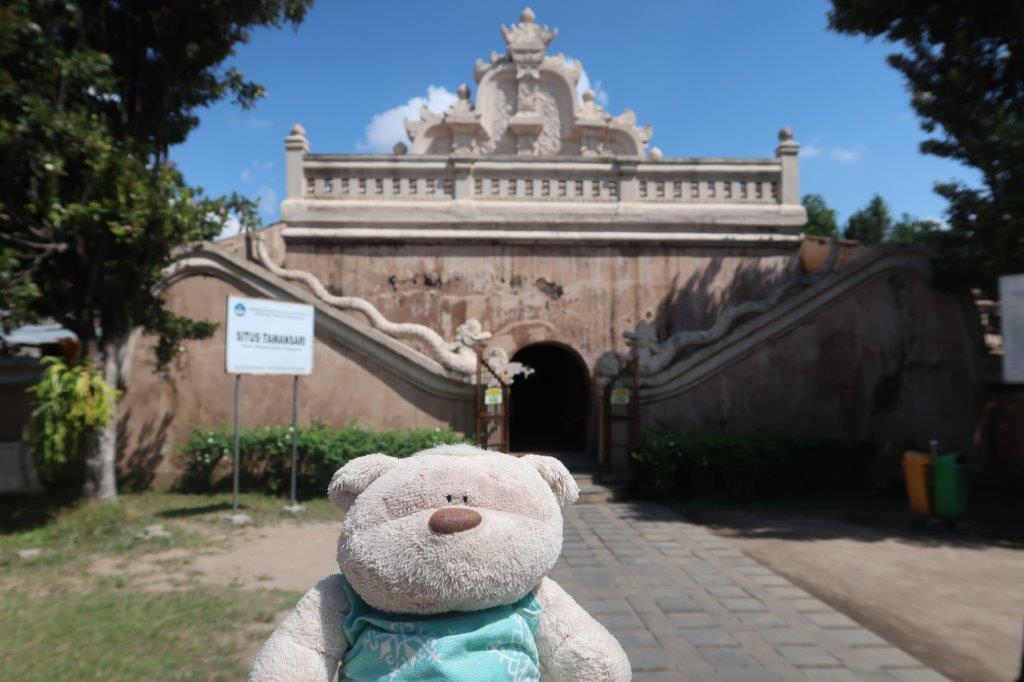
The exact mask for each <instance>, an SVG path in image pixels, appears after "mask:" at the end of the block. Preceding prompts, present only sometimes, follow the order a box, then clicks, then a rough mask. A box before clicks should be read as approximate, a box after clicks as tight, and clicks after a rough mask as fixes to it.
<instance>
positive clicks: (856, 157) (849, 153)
mask: <svg viewBox="0 0 1024 682" xmlns="http://www.w3.org/2000/svg"><path fill="white" fill-rule="evenodd" d="M864 152H865V149H864V145H862V144H856V145H854V146H852V147H832V148H831V149H829V155H830V156H831V157H832V158H833V159H835V160H836V161H838V162H839V163H841V164H843V165H844V166H848V165H850V164H851V163H856V162H858V161H860V159H861V157H862V156H864Z"/></svg>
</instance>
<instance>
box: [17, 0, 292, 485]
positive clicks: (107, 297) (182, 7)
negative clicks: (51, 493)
mask: <svg viewBox="0 0 1024 682" xmlns="http://www.w3.org/2000/svg"><path fill="white" fill-rule="evenodd" d="M310 3H311V0H220V1H217V2H209V1H206V2H203V1H201V0H182V1H179V2H171V1H170V0H167V1H166V2H158V1H154V2H105V1H100V0H93V1H89V0H77V1H76V0H59V1H58V0H6V1H5V3H4V5H3V7H0V277H2V280H0V322H2V324H3V325H4V326H10V325H12V324H16V323H19V322H21V321H24V320H32V319H40V318H50V319H54V320H57V321H58V322H60V323H61V324H63V325H64V326H66V327H67V328H69V329H71V330H72V331H74V332H75V333H76V334H77V335H78V337H79V340H80V341H81V342H82V344H83V349H84V354H85V356H86V358H87V359H88V361H90V362H91V363H93V364H94V365H95V366H96V367H98V368H100V370H101V374H102V377H103V379H104V380H106V381H107V382H108V383H109V384H111V385H114V386H116V385H120V383H121V381H120V379H121V374H122V363H123V360H124V356H125V350H126V346H127V340H128V337H129V335H130V334H131V332H132V331H133V330H134V329H136V328H138V327H142V328H144V329H146V330H147V331H149V332H151V333H154V334H156V335H158V337H159V343H158V344H157V355H158V357H157V360H158V363H160V364H166V362H168V361H169V360H170V359H171V358H172V357H173V355H174V354H175V352H176V351H177V349H178V348H179V347H180V345H181V341H182V340H184V339H188V338H203V337H205V336H209V335H210V334H211V333H212V331H213V328H214V325H213V324H212V323H209V322H204V321H195V320H189V319H186V318H182V317H179V316H177V315H174V314H173V313H171V312H169V311H168V310H166V309H165V308H164V306H163V301H162V299H161V298H160V290H161V286H162V284H163V272H164V270H165V268H166V267H167V265H169V264H170V263H171V262H172V260H173V259H174V257H175V254H176V252H177V250H178V249H179V248H181V247H182V246H183V245H186V244H188V243H190V242H194V241H196V240H201V239H209V238H211V237H213V236H214V235H216V234H217V232H218V231H219V230H220V229H221V226H222V224H223V222H224V221H225V220H226V219H227V217H228V215H231V214H235V215H237V216H238V217H239V219H240V220H241V222H242V223H243V225H245V226H252V225H254V224H255V223H256V212H255V207H254V204H253V203H252V202H251V201H248V200H246V199H243V198H242V197H239V196H237V195H231V196H227V197H219V198H209V197H206V196H204V195H203V193H202V190H201V189H198V188H194V187H191V186H189V185H188V184H187V183H186V182H185V180H184V178H183V177H182V176H181V174H180V173H179V172H178V171H177V170H176V169H175V168H174V167H173V165H172V164H170V162H169V161H168V156H167V152H168V149H169V147H170V146H171V145H173V144H176V143H179V142H181V141H183V140H184V139H185V138H186V136H187V135H188V133H189V131H191V130H192V129H193V128H195V126H196V125H198V118H197V116H196V111H197V109H199V108H201V107H205V106H208V105H210V104H212V103H213V102H215V101H217V100H220V99H222V98H224V97H227V96H232V97H233V98H234V100H235V101H236V102H237V103H238V104H239V105H241V106H242V107H249V106H252V104H253V103H254V102H255V101H256V99H257V98H259V97H260V96H262V94H263V91H262V88H260V86H259V85H258V84H255V83H252V82H249V81H246V80H245V79H244V78H243V76H242V75H241V74H240V73H238V72H237V71H236V70H233V69H226V68H224V67H223V62H224V60H225V59H227V58H228V57H230V56H231V55H232V54H233V50H234V48H235V46H236V45H237V44H238V43H240V42H245V41H247V40H248V38H249V32H250V30H251V29H252V27H256V26H281V25H283V24H286V23H290V24H297V23H298V22H300V21H301V20H302V19H303V17H304V16H305V12H306V10H307V9H308V7H309V5H310ZM116 429H117V418H116V410H115V415H114V418H113V419H110V420H109V421H108V422H107V424H106V425H105V426H104V427H103V428H102V429H100V431H99V434H98V438H97V442H95V443H94V444H93V447H92V448H91V449H90V452H89V453H88V456H87V467H86V469H87V481H86V493H87V494H89V495H91V496H95V497H99V498H102V499H113V498H115V497H116V494H117V491H116V484H115V455H116V453H115V447H116Z"/></svg>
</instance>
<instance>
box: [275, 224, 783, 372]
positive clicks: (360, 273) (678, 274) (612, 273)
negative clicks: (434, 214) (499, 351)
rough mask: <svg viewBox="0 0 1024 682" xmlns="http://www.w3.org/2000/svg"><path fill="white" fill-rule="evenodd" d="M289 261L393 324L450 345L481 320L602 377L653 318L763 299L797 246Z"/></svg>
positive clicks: (313, 252) (303, 255)
mask: <svg viewBox="0 0 1024 682" xmlns="http://www.w3.org/2000/svg"><path fill="white" fill-rule="evenodd" d="M285 265H286V267H288V268H293V269H298V270H306V271H308V272H311V273H313V274H314V275H315V276H316V277H317V278H318V279H320V281H321V282H323V283H324V285H325V286H326V287H327V288H328V289H329V290H330V291H332V292H333V293H336V294H340V295H345V296H357V297H359V298H365V299H367V300H369V301H370V302H372V303H373V304H374V305H376V306H377V307H378V308H379V309H380V311H381V312H382V313H383V314H384V316H385V317H387V318H388V319H390V320H393V321H399V322H416V323H419V324H424V325H427V326H429V327H431V328H433V329H435V330H437V331H438V332H439V333H441V335H442V336H444V337H445V338H452V337H453V336H454V332H455V328H456V327H458V326H459V325H460V324H462V323H463V322H465V321H466V319H467V318H470V317H475V318H477V319H479V320H480V321H481V322H482V323H483V326H484V329H486V330H488V331H490V332H492V333H493V334H494V336H495V338H494V341H493V345H497V346H500V347H503V348H505V350H507V351H508V352H509V353H510V354H512V353H514V352H515V351H516V350H518V349H519V348H522V347H523V346H525V345H528V344H530V343H533V342H537V341H558V342H560V343H564V344H566V345H568V346H570V347H571V348H573V349H575V350H576V351H578V352H579V353H580V355H581V356H582V357H583V359H584V361H585V362H586V363H587V366H588V369H589V370H590V372H591V373H593V369H594V363H595V362H596V360H597V358H598V356H600V355H601V354H602V353H604V352H606V351H608V350H612V349H618V350H624V348H625V346H624V341H623V337H622V333H623V332H625V331H629V330H632V329H633V328H634V327H635V326H636V323H637V322H638V321H640V320H642V319H648V318H653V319H656V320H657V322H658V324H659V327H660V328H661V330H662V332H663V333H671V332H672V331H676V330H678V329H682V328H685V329H702V328H704V327H707V326H710V325H711V324H712V323H713V322H714V318H715V315H716V313H717V312H719V311H720V310H721V309H722V308H723V307H724V306H725V305H727V304H728V303H730V302H733V301H736V300H747V299H750V298H759V297H761V296H764V295H765V288H766V287H767V286H768V285H769V284H771V283H772V282H774V281H776V280H778V279H779V278H781V277H788V276H792V274H793V273H794V271H795V268H796V267H797V258H796V248H795V247H794V246H789V247H781V246H766V247H735V248H707V247H689V246H668V245H649V246H598V245H578V246H575V245H573V246H569V245H550V246H534V245H507V244H506V245H499V244H464V245H458V244H445V245H431V244H405V245H395V246H389V245H381V244H350V243H346V244H331V245H321V244H313V243H302V242H298V243H293V242H292V241H291V240H289V243H288V249H287V257H286V260H285Z"/></svg>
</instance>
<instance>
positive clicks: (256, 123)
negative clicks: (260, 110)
mask: <svg viewBox="0 0 1024 682" xmlns="http://www.w3.org/2000/svg"><path fill="white" fill-rule="evenodd" d="M269 125H270V119H269V118H260V117H259V116H250V117H249V118H247V119H245V127H246V128H266V127H267V126H269Z"/></svg>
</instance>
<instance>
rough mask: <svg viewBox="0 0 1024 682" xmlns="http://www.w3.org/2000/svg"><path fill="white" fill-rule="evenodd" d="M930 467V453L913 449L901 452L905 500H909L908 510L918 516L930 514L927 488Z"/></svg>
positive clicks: (929, 496) (930, 506) (929, 478)
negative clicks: (905, 487)
mask: <svg viewBox="0 0 1024 682" xmlns="http://www.w3.org/2000/svg"><path fill="white" fill-rule="evenodd" d="M931 467H932V455H931V454H929V453H927V452H914V451H913V450H908V451H907V452H904V453H903V480H904V481H905V482H906V484H907V500H908V501H909V502H910V510H911V511H912V512H914V513H915V514H917V515H918V516H925V517H927V516H931V515H932V505H931V495H930V491H929V490H928V482H929V481H930V480H931V476H930V475H929V474H930V471H931Z"/></svg>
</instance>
